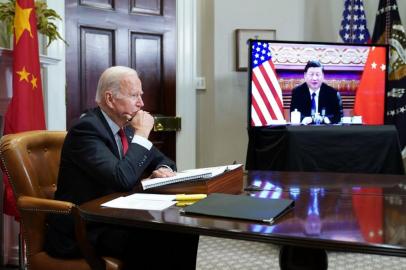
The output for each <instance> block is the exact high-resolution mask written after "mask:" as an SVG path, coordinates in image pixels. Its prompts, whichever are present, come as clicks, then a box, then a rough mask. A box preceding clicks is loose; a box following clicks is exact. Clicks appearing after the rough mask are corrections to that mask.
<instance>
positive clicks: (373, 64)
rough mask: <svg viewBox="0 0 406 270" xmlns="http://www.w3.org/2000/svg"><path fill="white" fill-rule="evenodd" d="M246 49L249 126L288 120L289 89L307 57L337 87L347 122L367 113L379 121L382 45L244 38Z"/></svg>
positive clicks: (384, 63) (301, 77) (384, 49)
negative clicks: (319, 65) (247, 56)
mask: <svg viewBox="0 0 406 270" xmlns="http://www.w3.org/2000/svg"><path fill="white" fill-rule="evenodd" d="M248 50H249V53H248V55H249V61H248V63H249V64H248V65H249V67H248V76H249V95H248V106H249V107H248V108H249V109H248V126H249V127H264V126H274V125H283V124H289V123H290V122H291V118H290V117H291V99H292V89H294V88H295V87H297V86H299V85H301V84H305V80H304V68H305V66H306V64H307V63H308V61H310V60H315V61H318V62H320V63H321V64H322V67H323V70H324V83H325V84H327V85H328V86H330V87H333V88H334V89H336V90H337V92H338V93H339V96H340V98H341V102H342V109H343V111H342V112H343V113H342V115H341V116H342V117H343V118H341V119H343V120H344V121H345V122H346V123H347V122H348V123H351V119H352V118H353V116H357V118H356V117H354V118H353V119H354V120H355V119H356V121H357V123H361V122H359V121H362V122H363V123H367V124H368V123H369V122H370V121H369V120H368V119H369V117H371V116H370V114H371V113H372V114H374V116H372V117H375V118H378V120H376V119H375V120H374V121H375V122H379V121H381V120H380V119H382V123H383V118H384V110H385V92H386V89H385V88H386V81H387V72H386V67H387V62H388V47H387V46H385V45H374V44H362V45H358V44H343V43H322V42H302V41H300V42H299V41H276V40H249V48H248ZM375 58H376V59H379V60H376V59H375ZM374 71H379V75H374V74H375V73H373V72H374ZM376 74H378V73H376ZM309 98H310V94H309ZM356 103H357V106H355V104H356ZM293 109H294V108H292V110H293ZM319 110H320V111H321V108H319ZM360 116H361V118H360ZM302 117H303V115H302ZM360 119H363V120H360ZM368 121H369V122H368ZM372 122H373V121H372ZM375 122H373V123H375ZM340 123H342V122H341V121H340Z"/></svg>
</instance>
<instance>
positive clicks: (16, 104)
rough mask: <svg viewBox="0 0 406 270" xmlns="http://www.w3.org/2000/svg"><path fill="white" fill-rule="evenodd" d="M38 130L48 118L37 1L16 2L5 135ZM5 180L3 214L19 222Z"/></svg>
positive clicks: (11, 195)
mask: <svg viewBox="0 0 406 270" xmlns="http://www.w3.org/2000/svg"><path fill="white" fill-rule="evenodd" d="M39 129H45V116H44V105H43V99H42V83H41V70H40V64H39V54H38V37H37V20H36V17H35V6H34V0H17V1H16V6H15V16H14V51H13V97H12V99H11V102H10V104H9V106H8V109H7V113H6V116H5V123H4V134H11V133H18V132H22V131H28V130H39ZM4 176H6V175H5V174H4ZM3 179H4V184H5V190H4V213H5V214H7V215H11V216H15V217H17V218H18V216H19V214H18V211H17V208H16V204H15V198H14V195H13V191H12V189H11V186H10V183H9V181H8V178H7V177H3Z"/></svg>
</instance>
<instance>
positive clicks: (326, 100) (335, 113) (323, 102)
mask: <svg viewBox="0 0 406 270" xmlns="http://www.w3.org/2000/svg"><path fill="white" fill-rule="evenodd" d="M318 105H319V112H321V110H322V109H323V108H324V109H325V110H326V116H327V117H328V118H329V119H330V121H331V122H332V123H338V122H340V120H341V117H342V116H343V108H342V102H341V97H340V94H339V93H338V91H337V90H335V89H334V88H333V87H331V86H328V85H327V84H325V83H322V84H321V87H320V93H319V104H318ZM295 109H297V110H298V111H299V112H300V113H301V118H302V119H303V118H304V117H306V116H311V98H310V92H309V87H308V86H307V84H306V83H303V84H301V85H299V86H297V87H295V88H293V90H292V101H291V105H290V111H291V112H292V111H294V110H295Z"/></svg>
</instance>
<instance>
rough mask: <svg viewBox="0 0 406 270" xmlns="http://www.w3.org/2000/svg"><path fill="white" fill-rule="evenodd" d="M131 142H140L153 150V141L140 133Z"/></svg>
mask: <svg viewBox="0 0 406 270" xmlns="http://www.w3.org/2000/svg"><path fill="white" fill-rule="evenodd" d="M131 143H136V144H139V145H141V146H143V147H145V148H146V149H148V150H151V147H152V142H150V141H149V140H148V139H146V138H144V137H142V136H140V135H134V137H133V139H132V141H131Z"/></svg>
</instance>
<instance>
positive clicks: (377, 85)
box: [354, 47, 386, 125]
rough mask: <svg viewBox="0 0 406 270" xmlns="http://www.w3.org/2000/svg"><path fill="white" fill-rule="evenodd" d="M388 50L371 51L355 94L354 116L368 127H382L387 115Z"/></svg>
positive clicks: (382, 48)
mask: <svg viewBox="0 0 406 270" xmlns="http://www.w3.org/2000/svg"><path fill="white" fill-rule="evenodd" d="M385 64H386V48H385V47H372V48H371V49H369V53H368V58H367V62H366V63H365V67H364V72H363V73H362V78H361V81H360V83H359V86H358V89H357V91H356V94H355V103H354V115H361V116H362V121H363V123H364V124H366V125H382V124H383V123H384V115H385V76H386V65H385Z"/></svg>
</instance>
